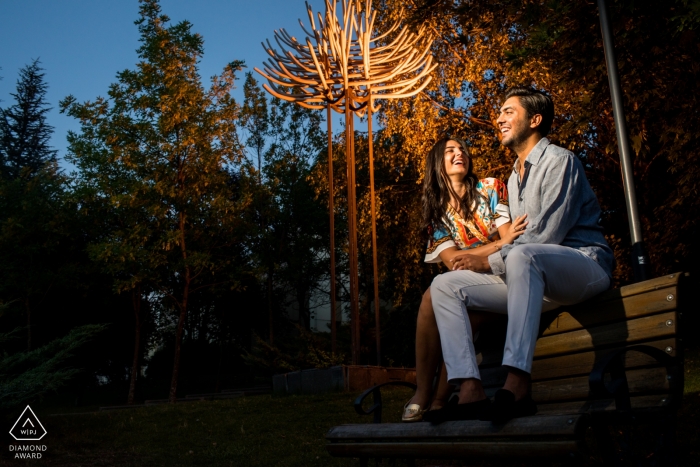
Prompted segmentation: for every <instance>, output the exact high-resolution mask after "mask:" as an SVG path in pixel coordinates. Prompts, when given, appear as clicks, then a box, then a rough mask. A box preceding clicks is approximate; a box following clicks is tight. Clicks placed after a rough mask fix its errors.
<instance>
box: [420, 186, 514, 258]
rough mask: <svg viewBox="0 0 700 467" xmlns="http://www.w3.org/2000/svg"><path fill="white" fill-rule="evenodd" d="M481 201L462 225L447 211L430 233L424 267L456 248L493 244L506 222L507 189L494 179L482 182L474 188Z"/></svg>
mask: <svg viewBox="0 0 700 467" xmlns="http://www.w3.org/2000/svg"><path fill="white" fill-rule="evenodd" d="M476 189H477V190H479V192H481V194H482V195H483V198H481V199H479V200H478V201H476V202H477V203H478V206H477V208H476V211H475V212H474V219H473V220H471V221H466V220H464V218H462V216H460V215H459V213H457V212H456V211H455V210H454V209H452V208H451V207H449V208H448V210H447V219H445V221H446V222H445V223H444V224H442V225H438V226H433V228H432V229H430V230H431V231H430V238H429V239H428V248H427V250H426V253H425V262H426V263H440V262H442V260H441V259H440V252H442V251H443V250H445V249H446V248H449V247H453V246H456V247H457V248H459V249H460V250H467V249H470V248H476V247H478V246H481V245H485V244H487V243H491V242H492V241H493V238H494V236H495V235H496V234H497V233H498V228H499V227H500V226H502V225H503V224H506V223H508V222H510V211H509V209H508V189H507V188H506V184H505V183H503V182H502V181H500V180H498V179H496V178H484V179H482V180H479V182H478V183H477V184H476Z"/></svg>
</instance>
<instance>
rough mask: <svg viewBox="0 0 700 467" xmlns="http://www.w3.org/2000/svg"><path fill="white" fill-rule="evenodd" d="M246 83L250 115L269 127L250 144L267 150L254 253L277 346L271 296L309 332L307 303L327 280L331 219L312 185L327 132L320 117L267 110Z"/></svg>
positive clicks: (279, 107) (290, 109) (282, 105)
mask: <svg viewBox="0 0 700 467" xmlns="http://www.w3.org/2000/svg"><path fill="white" fill-rule="evenodd" d="M246 84H247V87H246V89H245V91H246V102H247V106H246V108H247V109H249V110H248V111H249V112H250V113H249V115H255V119H256V120H257V121H259V122H261V123H260V126H259V127H258V128H268V130H267V132H266V133H267V135H266V136H267V138H266V139H264V140H263V139H262V137H263V136H265V135H264V134H262V133H258V136H255V133H253V135H254V137H251V138H249V140H248V141H249V142H251V141H252V142H253V143H254V144H258V146H256V147H255V149H256V151H259V148H261V147H265V146H266V147H267V149H266V151H265V153H264V161H265V164H264V166H263V169H262V175H263V177H262V178H261V180H262V185H261V189H260V190H259V191H258V192H257V197H256V203H255V206H256V216H257V221H258V223H259V230H257V231H256V235H255V238H256V243H255V248H254V251H255V255H256V257H257V259H258V263H259V264H260V265H261V266H262V270H263V271H264V275H265V281H266V283H267V298H268V314H269V321H270V331H269V334H270V340H271V341H273V339H272V336H273V335H274V331H273V324H272V323H273V319H272V316H273V296H274V295H277V296H280V297H281V299H280V301H282V302H283V303H284V302H286V299H287V297H294V298H293V303H291V304H290V303H285V304H286V305H291V306H292V307H293V308H296V309H297V310H298V312H299V322H300V324H301V325H302V326H304V328H306V329H309V327H310V316H311V311H310V309H309V298H310V296H311V293H312V292H313V290H314V288H315V287H316V286H317V285H318V283H319V282H320V281H321V279H322V278H324V277H326V275H327V271H328V267H327V257H328V255H327V249H328V232H327V224H326V222H327V218H328V214H327V211H326V209H325V207H324V205H323V203H322V202H319V200H317V199H316V197H315V193H314V190H313V187H312V185H311V183H310V181H309V177H310V173H311V168H312V166H313V164H314V163H315V160H316V158H317V155H318V153H319V151H320V150H321V149H322V148H323V147H324V144H325V139H324V138H325V133H324V132H323V131H322V130H321V123H322V121H323V117H322V115H321V114H320V113H319V112H315V111H310V110H308V109H303V108H302V107H300V106H297V105H296V104H293V103H291V102H283V101H281V100H279V99H273V100H272V101H271V104H270V106H269V108H268V107H267V105H265V104H264V102H265V99H264V97H263V95H262V90H261V89H260V88H259V87H258V85H257V83H256V82H255V80H254V79H252V77H250V76H249V79H248V80H247V82H246ZM249 118H250V117H249ZM249 121H251V120H249ZM262 143H264V144H262ZM258 154H259V153H258Z"/></svg>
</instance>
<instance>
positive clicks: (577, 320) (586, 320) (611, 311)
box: [542, 286, 678, 336]
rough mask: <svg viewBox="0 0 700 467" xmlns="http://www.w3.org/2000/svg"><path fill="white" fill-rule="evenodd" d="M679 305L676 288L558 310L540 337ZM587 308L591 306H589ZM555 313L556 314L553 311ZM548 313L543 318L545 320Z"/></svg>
mask: <svg viewBox="0 0 700 467" xmlns="http://www.w3.org/2000/svg"><path fill="white" fill-rule="evenodd" d="M677 305H678V293H677V290H676V287H675V286H673V287H667V288H663V289H659V290H654V291H652V292H649V293H646V294H642V295H633V296H630V297H625V298H622V299H617V300H610V301H605V302H603V303H599V304H596V305H595V309H590V308H588V309H584V310H581V309H579V310H576V311H573V310H571V311H559V310H557V311H559V314H558V315H557V317H556V318H554V320H553V321H552V322H551V324H550V325H549V326H548V327H547V328H546V329H545V330H544V331H543V332H542V336H549V335H554V334H560V333H562V332H569V331H575V330H577V329H583V328H589V327H592V326H599V325H601V324H605V323H610V322H614V321H623V320H627V319H632V318H640V317H642V316H648V315H653V314H656V313H662V312H664V311H671V310H675V309H676V307H677ZM589 306H590V304H589ZM554 313H555V314H556V312H554ZM549 316H551V313H546V314H545V315H543V319H547V318H548V317H549Z"/></svg>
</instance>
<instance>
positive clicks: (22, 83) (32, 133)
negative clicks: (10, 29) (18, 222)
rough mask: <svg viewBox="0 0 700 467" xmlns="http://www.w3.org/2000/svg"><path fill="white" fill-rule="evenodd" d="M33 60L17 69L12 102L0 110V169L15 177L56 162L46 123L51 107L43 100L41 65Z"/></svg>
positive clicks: (44, 96) (44, 87)
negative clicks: (17, 77) (17, 74)
mask: <svg viewBox="0 0 700 467" xmlns="http://www.w3.org/2000/svg"><path fill="white" fill-rule="evenodd" d="M39 63H40V62H39V60H38V59H37V60H34V61H33V62H32V64H31V65H27V66H25V67H24V68H22V69H21V70H20V74H19V79H18V80H17V92H16V93H13V94H11V95H12V97H14V100H15V104H14V105H12V106H10V107H8V108H7V109H2V110H1V111H0V171H1V173H2V176H3V177H4V178H10V179H15V178H17V177H19V176H20V175H22V174H23V173H25V172H23V171H26V175H27V176H32V175H33V174H36V172H37V171H39V170H40V169H41V168H42V167H44V166H45V165H46V164H47V163H51V162H54V163H55V162H56V152H57V151H56V150H54V149H51V146H50V145H49V140H50V139H51V135H52V133H53V128H52V127H51V126H50V125H49V124H48V123H47V122H46V114H47V113H48V112H49V111H50V110H51V108H50V107H48V106H47V103H46V90H47V88H48V86H47V85H46V83H45V82H44V76H45V74H44V73H43V68H41V67H40V66H39Z"/></svg>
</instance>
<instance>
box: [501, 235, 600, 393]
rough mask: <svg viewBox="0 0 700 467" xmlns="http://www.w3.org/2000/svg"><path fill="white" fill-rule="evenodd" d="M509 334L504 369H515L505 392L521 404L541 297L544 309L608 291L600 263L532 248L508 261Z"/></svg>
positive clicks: (566, 251)
mask: <svg viewBox="0 0 700 467" xmlns="http://www.w3.org/2000/svg"><path fill="white" fill-rule="evenodd" d="M506 284H507V285H508V289H507V290H508V331H507V334H506V345H505V348H504V352H503V365H504V366H507V367H511V368H513V369H514V371H511V372H510V373H509V375H508V380H507V381H506V385H505V386H504V388H505V389H508V390H510V391H511V392H513V394H515V398H516V400H518V399H521V398H522V397H523V396H524V395H525V394H526V393H527V391H528V385H529V376H530V372H531V369H532V358H533V355H534V352H535V343H536V341H537V331H538V328H539V324H540V314H541V312H542V309H543V306H542V303H543V298H544V297H546V301H545V304H546V305H545V309H547V308H551V307H553V305H554V306H556V305H572V304H575V303H579V302H582V301H584V300H587V299H589V298H591V297H593V296H595V295H597V294H599V293H600V292H603V291H604V290H606V289H607V288H608V286H609V284H610V279H609V278H608V276H607V274H606V273H605V271H604V270H603V268H601V267H600V266H599V265H598V263H596V262H595V261H593V260H592V259H591V258H589V257H588V256H586V255H584V254H583V253H581V252H579V251H578V250H575V249H573V248H569V247H565V246H561V245H540V244H528V245H519V246H517V247H515V248H513V249H512V250H511V251H510V252H509V253H508V257H507V258H506Z"/></svg>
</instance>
